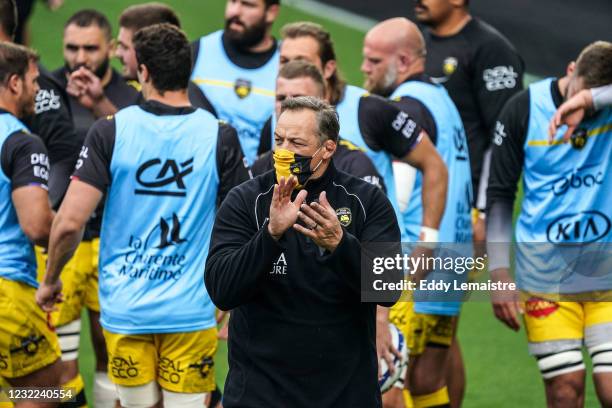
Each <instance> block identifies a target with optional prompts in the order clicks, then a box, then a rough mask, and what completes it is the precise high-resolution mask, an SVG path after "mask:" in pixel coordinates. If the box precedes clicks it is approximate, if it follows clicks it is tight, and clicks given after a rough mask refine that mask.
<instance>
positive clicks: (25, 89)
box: [0, 23, 61, 407]
mask: <svg viewBox="0 0 612 408" xmlns="http://www.w3.org/2000/svg"><path fill="white" fill-rule="evenodd" d="M3 24H4V23H3ZM37 60H38V56H37V55H36V54H35V53H34V52H32V51H31V50H29V49H27V48H25V47H22V46H18V45H15V44H11V43H9V42H0V379H5V380H7V381H8V382H9V383H10V384H11V385H12V386H13V387H55V388H57V387H58V386H59V377H60V370H61V365H60V362H59V356H60V349H59V344H58V340H57V336H56V334H55V333H54V332H53V330H52V329H51V328H50V327H49V326H48V324H47V319H46V316H45V314H44V313H43V312H42V310H40V309H39V308H38V307H37V306H36V303H35V297H34V296H35V290H36V287H37V286H38V283H37V281H36V258H35V255H34V249H33V248H32V242H34V243H35V244H37V245H43V246H46V245H47V242H48V238H49V229H50V227H51V221H52V219H53V215H52V213H51V208H50V207H49V199H48V195H47V178H48V175H49V160H48V158H47V151H46V149H45V146H44V144H43V143H42V141H41V140H40V138H38V137H37V136H35V135H33V134H31V133H30V132H29V130H28V129H27V127H26V126H25V125H24V124H23V123H22V122H21V121H20V120H19V119H18V118H21V117H25V116H30V115H33V114H34V97H35V95H36V92H37V90H38V84H37V82H36V78H37V77H38V68H37V65H36V62H37ZM24 405H25V404H24ZM27 406H29V407H41V406H47V407H48V406H51V405H50V404H41V403H36V402H30V403H28V405H27Z"/></svg>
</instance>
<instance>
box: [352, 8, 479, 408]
mask: <svg viewBox="0 0 612 408" xmlns="http://www.w3.org/2000/svg"><path fill="white" fill-rule="evenodd" d="M426 54H427V52H426V48H425V42H424V40H423V36H422V35H421V33H420V31H419V29H418V28H417V26H416V25H415V24H414V23H412V22H410V21H409V20H407V19H405V18H394V19H390V20H385V21H383V22H381V23H379V24H377V25H376V26H374V27H373V28H372V29H371V30H370V31H369V32H368V33H367V35H366V38H365V40H364V47H363V63H362V66H361V69H362V71H363V72H364V74H365V75H366V78H367V79H366V88H367V89H368V90H369V91H370V92H373V93H377V94H379V95H382V96H385V97H389V98H391V99H392V100H393V103H394V104H397V105H398V106H399V107H401V109H402V110H403V111H404V112H407V113H409V114H410V115H411V116H412V117H413V118H415V120H416V121H417V122H418V123H421V124H422V126H423V127H424V128H425V129H426V130H427V134H429V135H430V137H431V139H432V141H433V142H434V144H435V145H436V149H437V150H438V152H439V153H440V156H442V158H443V159H444V162H445V164H446V166H447V168H448V169H449V182H448V195H447V197H446V200H447V203H448V205H447V206H446V209H445V212H444V217H443V218H442V221H441V224H440V242H443V243H448V244H460V245H456V246H455V247H454V248H453V250H454V252H457V255H462V256H467V257H469V256H472V255H473V254H472V245H471V243H472V226H471V222H470V209H471V201H472V181H471V179H470V164H469V158H468V147H467V142H466V137H465V131H464V129H463V124H462V122H461V117H460V116H459V112H457V108H456V107H455V105H454V104H453V101H452V100H451V99H450V97H449V95H448V93H447V92H446V90H445V89H444V88H443V87H442V86H441V85H436V84H434V83H433V82H432V81H431V80H430V78H429V77H427V75H425V74H424V71H425V60H426V58H425V55H426ZM401 165H405V164H403V163H402V164H401ZM406 184H407V183H402V184H401V185H398V194H400V193H399V192H400V191H401V189H407V188H408V189H410V190H411V191H412V193H411V194H410V196H409V199H408V204H407V206H406V207H405V208H404V209H403V210H402V215H403V217H404V226H405V228H406V230H407V235H408V237H409V240H410V242H414V241H416V240H418V232H419V230H418V228H419V226H420V224H419V222H420V213H421V211H422V208H421V203H420V202H419V199H418V198H419V196H420V193H421V188H420V184H421V181H420V175H417V177H416V179H415V182H414V185H412V186H407V185H406ZM462 276H464V275H459V274H457V275H455V274H453V275H452V276H450V279H452V280H457V281H461V278H462ZM427 279H428V280H446V281H448V280H449V277H448V276H445V275H444V274H442V273H440V271H432V273H431V275H430V276H428V277H427ZM432 298H433V299H432ZM414 299H415V301H414V302H399V303H397V304H395V306H393V308H392V309H391V313H390V320H391V322H392V323H394V324H395V325H396V326H397V327H398V328H400V329H401V330H402V331H403V332H404V333H405V336H406V344H407V346H408V348H409V349H410V355H411V358H410V363H409V366H408V373H409V374H408V379H409V381H408V384H407V385H408V388H409V389H410V393H411V395H412V397H413V401H414V406H415V407H416V408H421V407H431V406H439V407H442V406H449V405H448V404H449V402H450V401H449V395H448V391H447V384H448V383H449V382H450V380H451V379H452V378H453V377H456V376H457V375H458V376H459V377H462V374H463V369H462V364H460V365H459V367H460V368H461V370H459V371H458V372H455V371H451V370H449V368H450V367H449V362H450V361H452V360H451V359H455V358H457V359H458V361H459V363H461V355H460V353H459V348H458V343H457V341H456V339H455V333H456V330H457V322H458V318H459V312H460V309H461V303H460V302H459V301H457V300H456V299H455V297H454V296H440V295H434V296H429V299H428V296H426V293H424V292H416V293H414ZM428 300H429V301H428ZM398 388H399V385H398ZM384 397H385V403H386V405H385V406H389V407H398V406H400V407H403V406H404V404H403V402H402V401H401V400H402V395H401V390H400V389H394V390H392V391H389V392H388V393H387V394H385V396H384ZM457 397H459V398H458V399H457V401H455V405H454V406H459V405H460V401H461V398H460V397H461V396H457Z"/></svg>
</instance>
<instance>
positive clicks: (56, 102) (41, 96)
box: [34, 89, 62, 115]
mask: <svg viewBox="0 0 612 408" xmlns="http://www.w3.org/2000/svg"><path fill="white" fill-rule="evenodd" d="M34 102H35V103H34V112H35V113H36V114H37V115H38V114H40V113H43V112H47V111H50V110H52V109H53V110H56V109H59V108H60V106H61V105H62V104H61V103H60V96H59V95H58V94H56V93H55V90H53V89H40V90H39V91H38V92H37V93H36V99H35V100H34Z"/></svg>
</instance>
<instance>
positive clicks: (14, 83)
mask: <svg viewBox="0 0 612 408" xmlns="http://www.w3.org/2000/svg"><path fill="white" fill-rule="evenodd" d="M6 87H7V89H8V90H9V91H10V92H11V93H13V94H15V95H17V94H19V93H20V92H21V91H22V88H23V78H21V77H20V76H19V75H17V74H13V75H11V76H10V77H9V79H8V81H6Z"/></svg>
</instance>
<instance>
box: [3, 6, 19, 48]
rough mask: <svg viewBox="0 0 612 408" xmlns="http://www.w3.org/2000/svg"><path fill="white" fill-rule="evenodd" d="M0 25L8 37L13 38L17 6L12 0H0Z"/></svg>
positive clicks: (15, 27)
mask: <svg viewBox="0 0 612 408" xmlns="http://www.w3.org/2000/svg"><path fill="white" fill-rule="evenodd" d="M0 26H2V31H4V33H5V34H6V35H7V36H8V37H10V38H11V39H13V38H15V30H16V29H17V6H16V5H15V1H14V0H0Z"/></svg>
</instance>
